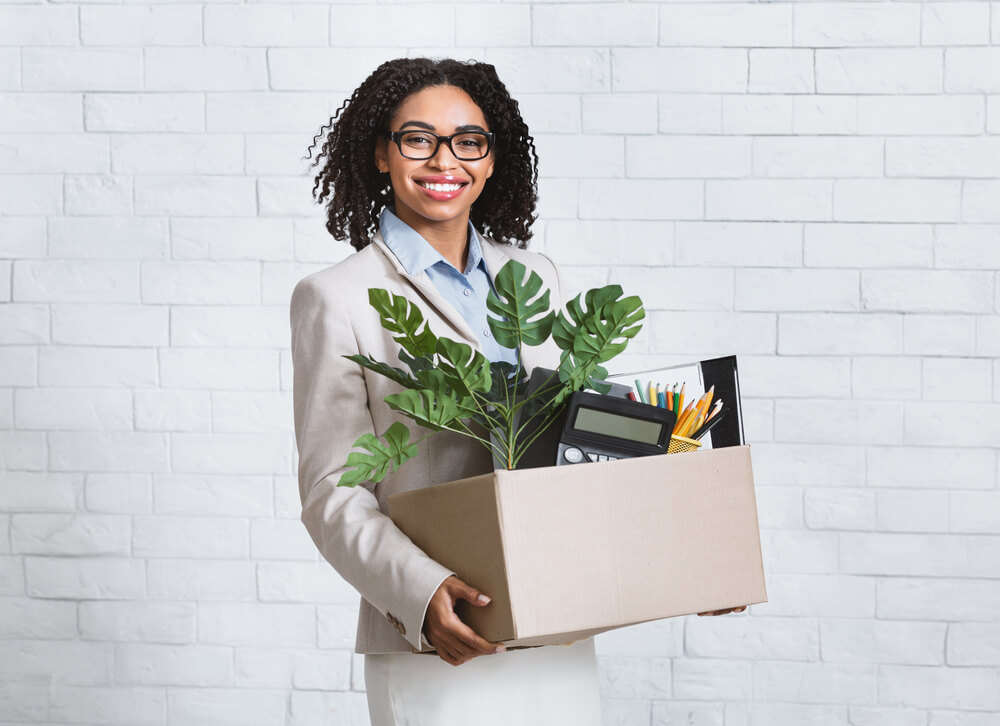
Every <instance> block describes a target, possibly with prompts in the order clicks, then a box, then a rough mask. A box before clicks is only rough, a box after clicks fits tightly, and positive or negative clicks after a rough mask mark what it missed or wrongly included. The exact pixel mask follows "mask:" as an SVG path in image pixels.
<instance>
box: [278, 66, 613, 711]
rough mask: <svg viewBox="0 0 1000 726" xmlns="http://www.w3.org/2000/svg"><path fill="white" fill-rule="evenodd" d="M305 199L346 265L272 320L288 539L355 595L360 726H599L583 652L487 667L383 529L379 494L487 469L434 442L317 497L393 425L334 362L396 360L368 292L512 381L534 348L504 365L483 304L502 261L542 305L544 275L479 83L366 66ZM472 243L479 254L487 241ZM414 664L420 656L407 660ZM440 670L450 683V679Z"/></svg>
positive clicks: (498, 118)
mask: <svg viewBox="0 0 1000 726" xmlns="http://www.w3.org/2000/svg"><path fill="white" fill-rule="evenodd" d="M321 138H322V139H323V140H322V144H321V149H320V153H319V155H318V156H317V159H316V162H315V164H317V165H319V166H320V168H319V173H318V175H317V177H316V186H315V187H314V192H315V193H316V196H317V198H318V199H319V201H324V200H326V201H327V229H328V230H329V232H330V233H331V235H333V237H334V238H336V239H345V238H348V239H349V240H350V242H351V244H352V245H353V246H354V247H355V248H356V249H357V250H358V252H357V253H356V254H355V255H352V256H351V257H349V258H348V259H346V260H344V261H343V262H341V263H340V264H338V265H335V266H333V267H330V268H328V269H326V270H323V271H321V272H318V273H315V274H313V275H309V276H308V277H306V278H305V279H303V280H302V281H301V282H299V284H298V285H297V286H296V288H295V291H294V292H293V295H292V301H291V323H292V360H293V364H294V371H295V372H294V405H295V433H296V441H297V444H298V449H299V460H300V461H299V490H300V495H301V497H302V503H303V510H302V520H303V522H304V523H305V525H306V528H307V529H308V531H309V533H310V535H311V536H312V538H313V541H314V542H315V543H316V546H317V547H318V548H319V550H320V552H321V553H322V554H323V556H324V557H325V558H326V559H327V560H328V561H329V562H330V563H331V564H332V565H333V566H334V568H336V570H337V571H338V572H339V573H340V574H341V575H342V576H343V577H344V578H345V579H346V580H347V581H348V582H350V583H351V584H352V585H353V586H354V587H355V588H356V589H357V590H358V591H359V592H360V593H361V595H362V598H363V599H362V602H361V612H360V615H359V621H358V638H357V647H356V649H357V652H359V653H365V654H366V659H365V677H366V686H367V690H368V704H369V711H370V713H371V717H372V724H373V726H389V725H393V726H395V725H402V724H407V725H410V724H421V725H427V726H449V725H450V724H459V723H462V724H466V723H476V724H477V725H478V726H484V725H485V724H498V725H499V724H504V725H507V724H512V723H513V724H522V725H528V726H530V725H531V724H536V723H537V724H543V723H544V724H545V725H546V726H551V725H552V724H562V723H566V724H574V726H590V725H594V726H596V724H599V723H600V699H599V693H598V679H597V667H596V658H595V655H594V644H593V640H592V639H587V640H584V641H581V642H578V643H576V644H573V645H571V646H566V647H560V646H556V647H544V648H531V649H523V650H514V651H511V652H505V649H504V647H503V646H502V645H501V644H499V643H490V642H487V641H486V640H484V639H483V638H481V637H480V636H479V635H478V634H476V633H475V632H474V631H472V629H471V628H469V627H468V626H466V625H465V624H463V623H462V621H461V620H460V619H459V618H458V617H457V616H456V614H455V609H454V608H455V604H456V603H457V602H458V600H467V601H468V602H470V603H472V605H474V606H477V607H488V606H489V602H490V600H489V594H488V593H481V592H479V591H478V590H476V588H475V583H465V582H462V581H461V580H460V579H459V578H458V577H456V576H455V575H454V573H452V572H450V571H449V570H448V569H447V568H445V567H443V566H442V565H440V564H439V563H437V562H435V561H434V560H432V559H430V558H429V557H428V556H427V555H425V554H424V553H423V552H422V551H421V550H419V549H418V548H417V547H416V546H415V545H413V544H412V543H411V542H410V541H409V539H407V538H406V536H405V535H403V534H402V533H401V532H400V531H399V530H398V529H397V528H396V527H395V525H393V523H392V521H391V520H390V519H389V518H388V516H386V514H385V512H387V511H388V508H387V506H386V503H387V500H388V497H389V496H390V495H391V494H394V493H396V492H401V491H407V490H410V489H415V488H419V487H425V486H431V485H433V484H438V483H441V482H445V481H450V480H454V479H460V478H463V477H467V476H474V475H477V474H481V473H485V472H488V471H490V470H491V469H492V462H491V459H490V455H489V452H487V451H486V450H485V449H483V448H482V447H481V446H479V444H477V443H476V442H474V441H472V440H470V439H467V438H464V437H461V436H457V435H453V434H450V433H448V432H440V433H437V434H435V435H434V436H433V437H431V438H430V439H428V440H427V441H425V442H423V443H422V444H421V445H420V453H419V454H418V456H417V457H416V458H415V459H413V460H411V461H409V462H407V463H406V464H405V465H404V466H403V467H402V468H401V469H400V470H399V471H398V472H396V473H394V474H390V475H389V476H387V477H386V478H385V479H384V480H383V481H382V482H381V483H380V484H378V485H377V486H375V485H362V486H358V487H355V488H346V487H339V488H338V487H337V486H336V484H337V481H338V479H339V477H340V475H341V473H342V472H343V464H344V462H345V461H346V459H347V455H348V453H349V452H350V451H351V448H352V444H353V442H354V441H355V440H356V439H357V438H358V436H360V435H362V434H364V433H375V434H381V433H383V432H384V431H385V430H386V429H387V428H388V427H389V425H390V424H391V423H393V422H394V421H406V420H405V419H404V418H403V417H401V416H398V415H397V414H396V413H395V412H393V411H392V410H391V409H389V407H388V406H387V405H386V404H385V403H384V397H385V395H386V394H388V393H392V392H394V391H395V390H398V388H397V387H395V384H393V383H391V382H390V381H389V379H387V378H384V377H382V376H379V375H377V374H372V373H370V372H369V371H367V370H363V369H362V368H361V367H360V366H358V365H357V364H355V363H353V362H351V361H349V360H347V359H345V358H344V357H343V356H345V355H354V354H359V353H360V354H365V355H369V356H371V357H372V358H373V359H375V360H381V361H386V362H392V361H395V360H396V358H397V353H398V346H397V345H396V344H395V342H394V341H393V340H392V336H391V334H390V333H389V332H387V331H385V330H383V329H382V327H381V325H380V322H379V318H378V315H377V314H376V313H375V311H374V310H372V308H371V307H370V306H369V305H368V288H383V289H387V290H389V292H391V293H393V294H396V295H404V296H406V297H407V298H409V299H410V300H412V301H413V302H415V303H417V304H418V305H419V306H420V307H421V309H422V310H423V312H424V314H425V316H426V317H427V319H428V322H429V325H430V327H431V329H432V330H434V331H435V332H436V333H437V334H438V335H445V336H448V337H451V338H453V339H456V340H461V341H463V342H465V343H467V344H469V345H472V346H473V347H475V348H476V349H477V350H480V351H482V352H483V354H484V355H486V357H487V358H490V359H491V360H507V361H511V362H513V361H515V360H517V357H518V356H521V363H522V365H523V366H524V367H525V369H527V370H528V371H529V372H530V369H531V368H532V367H534V366H535V365H540V364H544V365H546V366H547V367H555V365H556V364H557V362H558V351H557V349H556V348H555V347H554V345H552V344H549V345H547V346H539V347H537V348H530V349H529V348H526V349H525V350H524V351H522V352H518V351H514V350H509V349H505V348H503V347H501V346H499V345H498V344H497V343H496V342H495V341H494V340H493V339H492V338H491V337H490V333H489V327H488V323H487V310H486V295H487V293H488V292H489V290H490V286H491V284H492V278H493V276H494V275H495V274H496V273H497V271H498V270H499V269H500V267H502V265H503V264H504V263H505V262H507V261H508V260H509V259H511V258H513V259H516V260H518V261H520V262H522V263H523V264H525V265H526V266H528V267H529V268H531V269H533V270H534V271H535V272H537V273H538V274H539V275H540V276H541V277H542V280H543V282H544V283H545V286H546V287H548V288H549V289H551V290H552V293H553V295H554V297H555V300H556V302H557V303H558V301H560V300H561V299H562V298H561V288H560V284H559V277H558V273H557V271H556V268H555V266H554V265H553V264H552V262H551V261H550V260H549V259H548V258H546V257H545V256H543V255H539V254H534V253H530V252H527V251H525V250H524V249H523V248H524V247H525V246H526V245H527V242H528V240H529V239H530V238H531V230H530V227H531V224H532V222H533V221H534V219H535V215H534V209H535V202H536V199H537V193H536V189H537V187H536V181H537V156H536V154H535V148H534V143H533V141H532V137H531V136H530V135H529V133H528V129H527V126H526V125H525V123H524V121H523V120H522V119H521V115H520V112H519V111H518V106H517V103H516V102H515V101H514V100H513V99H511V97H510V95H509V94H508V92H507V89H506V88H505V87H504V85H503V83H502V82H501V81H500V79H499V78H498V77H497V75H496V71H495V70H494V68H493V66H491V65H488V64H484V63H474V62H470V63H461V62H458V61H454V60H442V61H431V60H428V59H399V60H393V61H389V62H387V63H384V64H382V65H381V66H379V68H378V69H376V70H375V72H374V73H372V75H371V76H369V77H368V78H367V79H366V80H365V81H364V82H363V83H362V84H361V86H359V87H358V89H357V90H356V91H355V92H354V93H353V95H352V96H351V98H350V99H349V100H348V101H346V102H345V103H344V105H343V106H341V108H340V109H339V110H338V112H337V115H336V116H335V117H334V118H333V119H331V121H330V123H329V124H328V126H326V127H324V130H323V132H321V133H320V135H318V136H317V138H316V141H317V143H319V140H320V139H321ZM487 235H489V236H487ZM430 648H433V649H434V651H435V652H436V656H437V657H434V656H432V655H427V654H423V653H417V652H415V651H419V650H428V649H430ZM454 666H461V667H459V668H455V667H454Z"/></svg>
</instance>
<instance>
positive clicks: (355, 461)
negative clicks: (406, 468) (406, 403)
mask: <svg viewBox="0 0 1000 726" xmlns="http://www.w3.org/2000/svg"><path fill="white" fill-rule="evenodd" d="M409 441H410V430H409V429H408V428H406V426H404V425H403V424H401V423H400V422H399V421H397V422H396V423H394V424H393V425H392V426H390V427H389V428H388V429H387V430H386V432H385V433H384V434H382V440H379V439H378V438H377V437H376V436H375V434H363V435H362V436H360V437H359V438H358V440H357V441H355V442H354V446H355V447H356V448H362V449H366V450H367V451H368V452H370V453H368V454H365V453H362V452H360V451H352V452H351V453H350V454H349V455H348V456H347V466H352V467H354V469H350V470H348V471H345V472H344V473H343V474H342V475H341V476H340V481H338V482H337V486H342V487H353V486H356V485H358V484H360V483H361V482H365V481H370V482H374V483H376V484H377V483H379V482H380V481H382V480H383V479H385V475H386V474H388V473H389V471H390V469H391V470H392V471H395V470H396V469H398V468H399V467H400V466H401V465H402V464H403V462H405V461H407V460H409V459H412V458H413V457H414V456H416V455H417V445H416V444H411V443H409Z"/></svg>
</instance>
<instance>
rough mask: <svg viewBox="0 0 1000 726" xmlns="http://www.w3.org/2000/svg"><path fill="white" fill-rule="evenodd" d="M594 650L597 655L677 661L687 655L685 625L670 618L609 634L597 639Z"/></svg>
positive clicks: (679, 620) (612, 631) (613, 631)
mask: <svg viewBox="0 0 1000 726" xmlns="http://www.w3.org/2000/svg"><path fill="white" fill-rule="evenodd" d="M594 647H595V648H596V650H597V654H598V655H620V656H633V657H647V656H653V657H656V656H661V657H662V656H671V657H678V656H681V655H683V654H684V621H683V620H681V619H680V618H669V619H666V620H654V621H651V622H648V623H641V624H639V625H634V626H630V627H628V628H618V629H616V630H609V631H608V632H606V633H601V634H600V635H599V636H597V637H596V638H595V640H594Z"/></svg>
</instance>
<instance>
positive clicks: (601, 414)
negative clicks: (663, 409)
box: [573, 406, 663, 446]
mask: <svg viewBox="0 0 1000 726" xmlns="http://www.w3.org/2000/svg"><path fill="white" fill-rule="evenodd" d="M573 428H574V429H576V430H577V431H587V432H589V433H592V434H601V435H603V436H615V437H617V438H619V439H626V440H627V441H637V442H639V443H643V444H652V445H653V446H655V445H656V444H657V443H658V442H659V440H660V432H661V431H662V430H663V424H661V423H660V422H658V421H646V420H645V419H641V418H632V417H631V416H621V415H619V414H617V413H608V412H607V411H601V410H599V409H596V408H585V407H584V406H580V407H579V408H577V409H576V419H575V420H574V421H573Z"/></svg>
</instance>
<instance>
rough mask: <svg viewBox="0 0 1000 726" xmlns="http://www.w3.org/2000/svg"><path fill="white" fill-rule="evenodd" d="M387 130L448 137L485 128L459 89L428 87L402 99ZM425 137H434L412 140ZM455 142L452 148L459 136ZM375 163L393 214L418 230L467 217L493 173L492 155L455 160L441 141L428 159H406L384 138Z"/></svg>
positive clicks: (472, 103) (477, 111)
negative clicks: (384, 177)
mask: <svg viewBox="0 0 1000 726" xmlns="http://www.w3.org/2000/svg"><path fill="white" fill-rule="evenodd" d="M389 130H390V131H406V130H409V131H433V132H434V133H436V134H438V135H439V136H450V135H452V134H454V133H457V132H461V131H476V130H479V131H490V128H489V127H488V126H487V124H486V119H485V117H484V116H483V112H482V110H481V109H480V108H479V106H477V105H476V102H475V101H473V100H472V98H471V97H470V96H469V94H467V93H466V92H465V91H463V90H462V89H461V88H456V87H455V86H429V87H427V88H424V89H422V90H420V91H417V92H416V93H413V94H411V95H410V96H407V97H406V98H405V99H403V102H402V103H401V104H400V105H399V108H398V109H397V111H396V115H395V117H394V118H393V119H392V121H390V123H389ZM428 140H430V141H432V142H433V137H425V139H417V141H423V142H424V143H426V142H427V141H428ZM454 143H456V148H457V144H458V140H457V139H456V140H455V142H454ZM404 148H407V147H406V146H404ZM431 148H433V147H431ZM407 153H410V152H407ZM411 155H414V154H411ZM375 164H376V166H378V168H379V170H380V171H383V172H389V178H390V180H391V182H392V189H393V193H394V195H395V200H396V205H395V212H396V216H398V217H399V218H400V219H401V220H403V221H404V222H406V223H407V224H409V225H410V226H411V227H413V228H414V229H417V230H418V231H419V230H420V228H421V227H426V226H427V225H428V224H430V225H436V224H441V223H447V222H453V223H459V224H464V223H466V222H467V221H468V219H469V210H470V209H471V208H472V203H473V202H475V201H476V199H478V198H479V195H480V194H481V193H482V191H483V186H484V185H485V184H486V180H487V179H488V178H489V177H490V175H491V174H492V173H493V154H492V152H491V153H490V155H489V156H487V157H485V158H483V159H479V160H477V161H467V160H463V159H457V158H455V155H454V154H452V152H451V149H449V148H448V144H446V143H443V144H441V145H440V146H439V147H438V149H437V152H436V153H435V154H434V156H432V157H431V158H429V159H422V160H415V159H407V158H406V157H404V156H403V155H402V154H401V153H400V150H399V147H397V146H396V144H395V143H393V142H391V141H389V140H388V139H383V140H381V141H380V142H379V144H378V146H377V147H376V151H375Z"/></svg>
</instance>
